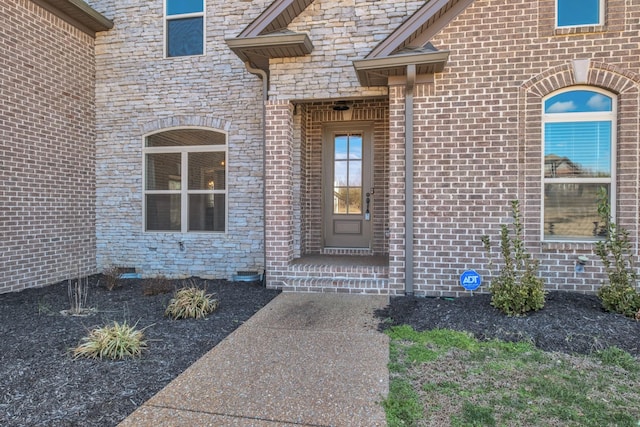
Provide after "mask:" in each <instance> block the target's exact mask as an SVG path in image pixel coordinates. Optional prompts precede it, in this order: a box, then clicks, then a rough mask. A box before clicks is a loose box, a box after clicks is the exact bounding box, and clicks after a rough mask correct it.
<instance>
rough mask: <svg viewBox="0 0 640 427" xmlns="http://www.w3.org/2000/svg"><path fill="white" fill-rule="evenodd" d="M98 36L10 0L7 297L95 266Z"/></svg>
mask: <svg viewBox="0 0 640 427" xmlns="http://www.w3.org/2000/svg"><path fill="white" fill-rule="evenodd" d="M94 74H95V66H94V40H93V38H91V37H90V36H88V35H86V34H85V33H82V32H81V31H79V30H77V29H75V28H74V27H72V26H71V25H69V24H67V23H65V22H63V21H61V20H60V19H58V18H57V17H55V16H53V15H51V14H50V13H49V12H46V11H44V10H43V9H41V8H40V7H39V6H36V5H35V4H34V3H32V2H31V1H28V0H14V1H3V2H0V88H2V89H1V91H0V140H1V141H2V146H1V151H0V165H1V166H0V181H1V182H2V186H1V187H0V200H2V202H1V203H2V207H1V209H2V214H1V215H0V230H1V233H2V238H1V239H0V292H7V291H16V290H20V289H23V288H27V287H36V286H44V285H47V284H51V283H54V282H57V281H60V280H63V279H67V278H71V277H77V276H78V275H82V276H84V275H87V274H91V273H94V272H95V271H96V266H95V253H96V242H95V219H94V218H95V156H94V138H95V134H94V123H95V115H94Z"/></svg>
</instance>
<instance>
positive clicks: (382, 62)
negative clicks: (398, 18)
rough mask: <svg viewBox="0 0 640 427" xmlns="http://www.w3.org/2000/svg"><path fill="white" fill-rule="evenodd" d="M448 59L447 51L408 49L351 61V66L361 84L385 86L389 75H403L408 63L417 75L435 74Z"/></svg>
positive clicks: (442, 68) (439, 71) (441, 69)
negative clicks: (388, 54) (394, 53)
mask: <svg viewBox="0 0 640 427" xmlns="http://www.w3.org/2000/svg"><path fill="white" fill-rule="evenodd" d="M448 59H449V52H448V51H439V50H435V49H430V48H425V49H409V50H403V51H401V52H400V53H398V54H396V55H392V56H388V57H384V58H367V59H361V60H357V61H353V66H354V67H355V69H356V72H357V74H358V80H360V84H362V86H387V85H388V82H389V78H390V77H399V76H405V75H406V74H407V66H409V65H412V64H413V65H415V66H416V74H417V75H422V74H435V73H441V72H442V71H444V67H445V65H446V63H447V60H448Z"/></svg>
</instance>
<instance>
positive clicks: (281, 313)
mask: <svg viewBox="0 0 640 427" xmlns="http://www.w3.org/2000/svg"><path fill="white" fill-rule="evenodd" d="M387 302H388V298H387V297H383V296H362V295H348V294H344V295H343V294H290V293H283V294H280V295H279V296H278V297H276V298H275V299H274V300H272V301H271V302H270V303H269V304H268V305H267V306H265V307H264V308H263V309H262V310H260V311H259V312H258V313H256V314H255V315H254V316H253V317H252V318H251V319H249V320H248V321H247V322H246V323H245V324H243V325H242V326H241V327H239V328H238V329H237V330H236V331H235V332H233V333H232V334H231V335H229V336H228V337H227V338H226V339H225V340H224V341H222V342H221V343H220V344H218V345H217V346H216V347H214V348H213V349H212V350H211V351H209V352H208V353H207V354H205V355H204V356H203V357H202V358H201V359H200V360H198V361H197V362H196V363H195V364H193V365H192V366H191V367H190V368H189V369H187V370H186V371H185V372H183V373H182V374H181V375H180V376H179V377H178V378H176V379H175V380H174V381H173V382H171V383H170V384H169V385H168V386H167V387H166V388H165V389H163V390H162V391H160V392H159V393H158V394H157V395H155V396H154V397H152V398H151V399H150V400H149V401H147V402H146V403H145V404H144V405H142V406H141V407H140V408H138V409H137V410H136V411H135V412H134V413H133V414H131V415H130V416H129V417H128V418H127V419H125V420H124V421H123V422H122V423H121V424H120V426H122V427H129V426H154V427H155V426H243V427H244V426H256V427H274V426H345V427H346V426H349V427H353V426H366V427H374V426H385V425H386V421H385V414H384V410H383V408H382V406H381V405H380V402H381V401H382V400H383V399H384V397H386V395H387V393H388V388H389V384H388V375H389V374H388V371H387V363H388V358H389V355H388V337H387V336H386V335H384V334H381V333H379V332H377V331H376V327H377V323H378V320H377V319H375V318H374V315H373V312H374V311H375V310H376V309H378V308H382V307H384V306H385V305H386V304H387Z"/></svg>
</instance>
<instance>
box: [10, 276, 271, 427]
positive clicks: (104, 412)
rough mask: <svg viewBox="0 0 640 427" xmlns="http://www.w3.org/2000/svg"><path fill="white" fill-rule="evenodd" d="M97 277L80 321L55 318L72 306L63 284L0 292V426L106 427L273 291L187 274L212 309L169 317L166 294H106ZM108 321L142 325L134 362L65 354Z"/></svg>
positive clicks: (139, 284) (137, 284)
mask: <svg viewBox="0 0 640 427" xmlns="http://www.w3.org/2000/svg"><path fill="white" fill-rule="evenodd" d="M99 279H102V280H100V283H103V284H104V283H105V280H104V278H101V277H99V276H94V277H91V278H90V285H89V286H90V287H89V301H88V305H89V306H90V307H93V308H95V309H96V313H95V314H93V315H91V316H88V317H72V316H63V315H61V314H60V311H62V310H65V309H68V308H69V307H70V306H69V299H68V296H67V283H66V282H65V283H59V284H56V285H52V286H48V287H45V288H39V289H28V290H25V291H22V292H17V293H8V294H2V295H0V336H1V337H2V340H1V342H0V425H2V426H36V425H37V426H114V425H116V424H117V423H118V422H120V421H121V420H123V419H124V418H125V417H126V416H127V415H129V414H130V413H131V412H133V410H134V409H136V408H137V407H138V406H140V405H141V404H142V403H144V402H145V401H146V400H147V399H149V398H150V397H151V396H153V395H154V394H155V393H157V392H158V391H160V390H161V389H162V388H163V387H164V386H165V385H166V384H168V383H169V382H170V381H171V380H172V379H174V378H175V377H176V376H177V375H178V374H180V373H181V372H182V371H184V370H185V369H186V368H187V367H188V366H190V365H191V364H192V363H193V362H195V361H196V360H197V359H198V358H199V357H200V356H202V355H203V354H204V353H206V352H207V351H208V350H210V349H211V348H213V347H214V346H215V345H216V344H218V343H219V342H220V341H221V340H222V339H223V338H225V337H226V336H227V335H229V334H230V333H231V332H232V331H233V330H235V329H236V328H237V327H238V326H240V325H241V324H242V323H243V322H244V321H246V320H247V319H248V318H249V317H251V316H252V315H253V314H254V313H255V312H257V311H258V310H259V309H260V308H262V307H263V306H265V305H266V304H267V303H268V302H269V301H270V300H271V299H273V298H274V297H275V296H276V295H277V294H278V291H275V290H269V289H265V288H264V287H262V286H260V285H259V284H257V283H255V284H254V283H236V282H227V281H210V280H201V279H195V278H194V279H190V280H192V281H193V282H194V283H195V284H197V285H199V286H201V287H206V289H207V290H208V292H209V293H215V294H217V296H216V298H217V299H218V300H219V301H220V307H219V308H218V310H217V311H215V312H214V313H212V314H211V315H209V316H208V317H207V318H206V319H201V320H192V319H188V320H171V319H169V318H167V317H164V310H165V308H166V306H167V303H168V301H169V300H170V299H171V297H172V293H165V294H158V295H153V296H145V295H143V293H142V288H143V281H141V280H123V281H122V286H120V287H118V288H116V289H114V290H112V291H108V290H107V289H105V288H104V287H103V286H101V285H100V284H99V282H98V280H99ZM183 284H184V282H181V281H175V282H174V283H173V287H176V288H177V287H180V286H182V285H183ZM113 321H117V322H119V323H122V322H123V321H127V322H128V323H129V324H131V325H133V324H137V327H138V328H140V329H142V328H146V329H145V335H146V338H147V341H148V349H147V351H145V352H144V353H143V355H142V357H140V358H138V359H129V360H126V361H111V360H91V359H76V360H74V359H73V358H72V357H71V355H70V352H69V349H70V348H72V347H75V346H77V345H78V344H79V342H80V340H81V338H82V337H84V336H86V335H87V332H88V330H89V329H91V328H93V327H95V326H105V325H107V324H112V323H113Z"/></svg>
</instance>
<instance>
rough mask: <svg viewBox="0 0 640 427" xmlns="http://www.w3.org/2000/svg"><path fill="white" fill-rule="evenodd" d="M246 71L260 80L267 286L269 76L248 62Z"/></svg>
mask: <svg viewBox="0 0 640 427" xmlns="http://www.w3.org/2000/svg"><path fill="white" fill-rule="evenodd" d="M244 66H245V67H246V69H247V71H248V72H250V73H251V74H255V75H257V76H259V77H260V78H261V79H262V221H263V224H262V242H263V243H262V246H263V251H264V261H263V262H264V271H263V274H262V285H263V286H266V285H267V101H268V100H269V75H268V74H267V72H266V71H264V70H262V69H260V68H254V67H252V66H251V63H250V62H249V61H247V62H245V63H244Z"/></svg>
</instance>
